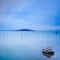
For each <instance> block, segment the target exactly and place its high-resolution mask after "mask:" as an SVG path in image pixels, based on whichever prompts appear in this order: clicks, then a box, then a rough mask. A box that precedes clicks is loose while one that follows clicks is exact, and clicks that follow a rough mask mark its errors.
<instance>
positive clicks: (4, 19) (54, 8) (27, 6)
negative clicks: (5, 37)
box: [0, 0, 60, 30]
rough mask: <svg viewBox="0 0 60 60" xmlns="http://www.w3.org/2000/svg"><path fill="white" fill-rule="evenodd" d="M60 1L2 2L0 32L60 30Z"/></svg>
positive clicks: (0, 2) (0, 0)
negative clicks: (26, 29)
mask: <svg viewBox="0 0 60 60" xmlns="http://www.w3.org/2000/svg"><path fill="white" fill-rule="evenodd" d="M59 2H60V1H59V0H0V30H12V29H13V30H14V29H22V28H30V29H37V30H38V29H39V30H44V29H60V28H59V27H60V11H59V5H60V4H59Z"/></svg>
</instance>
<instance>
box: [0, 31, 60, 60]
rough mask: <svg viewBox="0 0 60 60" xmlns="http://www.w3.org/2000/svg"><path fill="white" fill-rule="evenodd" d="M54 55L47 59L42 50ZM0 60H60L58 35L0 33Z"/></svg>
mask: <svg viewBox="0 0 60 60" xmlns="http://www.w3.org/2000/svg"><path fill="white" fill-rule="evenodd" d="M46 47H51V48H52V50H53V51H54V52H55V55H54V56H53V57H51V58H50V59H48V58H47V57H45V56H43V55H42V53H41V51H42V49H43V48H46ZM0 60H60V33H59V32H58V34H56V33H55V32H45V31H43V32H42V31H36V32H32V31H31V32H29V31H25V32H24V31H0Z"/></svg>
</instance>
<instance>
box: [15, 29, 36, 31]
mask: <svg viewBox="0 0 60 60" xmlns="http://www.w3.org/2000/svg"><path fill="white" fill-rule="evenodd" d="M15 31H35V30H31V29H18V30H15Z"/></svg>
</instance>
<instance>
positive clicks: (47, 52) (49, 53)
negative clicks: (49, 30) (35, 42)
mask: <svg viewBox="0 0 60 60" xmlns="http://www.w3.org/2000/svg"><path fill="white" fill-rule="evenodd" d="M42 54H43V55H44V56H46V57H48V58H51V57H52V56H53V55H54V51H53V50H52V49H51V48H46V49H42Z"/></svg>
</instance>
